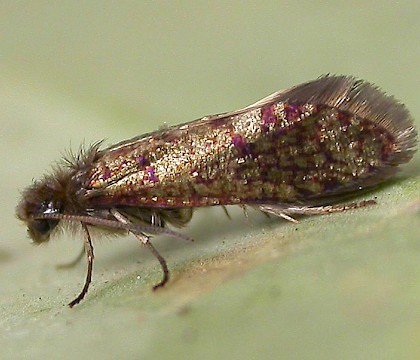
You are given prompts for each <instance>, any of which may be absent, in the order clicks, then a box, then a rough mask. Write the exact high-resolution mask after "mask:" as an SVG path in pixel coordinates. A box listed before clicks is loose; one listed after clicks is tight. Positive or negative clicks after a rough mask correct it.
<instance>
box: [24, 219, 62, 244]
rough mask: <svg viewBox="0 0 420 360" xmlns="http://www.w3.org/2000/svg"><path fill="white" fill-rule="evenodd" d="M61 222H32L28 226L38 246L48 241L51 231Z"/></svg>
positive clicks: (51, 220)
mask: <svg viewBox="0 0 420 360" xmlns="http://www.w3.org/2000/svg"><path fill="white" fill-rule="evenodd" d="M59 222H60V220H56V219H39V220H32V221H31V222H30V223H29V224H28V234H29V236H30V237H31V238H32V240H33V241H34V242H35V243H37V244H40V243H42V242H45V241H48V240H49V239H50V234H51V231H52V230H54V228H55V227H56V226H57V225H58V223H59Z"/></svg>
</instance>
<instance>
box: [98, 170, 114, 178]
mask: <svg viewBox="0 0 420 360" xmlns="http://www.w3.org/2000/svg"><path fill="white" fill-rule="evenodd" d="M111 175H112V172H111V170H109V169H108V168H107V167H106V168H105V170H104V173H103V174H101V175H99V179H100V180H103V181H106V180H108V179H109V178H110V177H111Z"/></svg>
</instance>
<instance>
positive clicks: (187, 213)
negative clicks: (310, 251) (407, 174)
mask: <svg viewBox="0 0 420 360" xmlns="http://www.w3.org/2000/svg"><path fill="white" fill-rule="evenodd" d="M416 143H417V133H416V130H415V129H414V127H413V121H412V119H411V117H410V115H409V112H408V110H407V109H406V108H405V106H404V105H402V104H401V103H399V102H398V101H396V100H395V99H394V98H393V97H390V96H387V95H385V94H384V93H383V92H381V91H380V90H379V89H378V88H376V87H375V86H373V85H371V84H369V83H368V82H365V81H363V80H357V79H355V78H353V77H350V76H324V77H321V78H319V79H317V80H314V81H310V82H307V83H304V84H301V85H298V86H295V87H293V88H291V89H288V90H284V91H280V92H276V93H274V94H272V95H270V96H267V97H266V98H264V99H262V100H260V101H258V102H256V103H255V104H252V105H250V106H247V107H245V108H243V109H241V110H238V111H234V112H230V113H223V114H219V115H213V116H206V117H203V118H201V119H198V120H195V121H192V122H188V123H185V124H182V125H178V126H172V127H167V128H165V129H161V130H158V131H155V132H152V133H148V134H145V135H141V136H138V137H135V138H133V139H130V140H126V141H123V142H120V143H118V144H116V145H113V146H110V147H108V148H105V149H101V147H100V145H101V143H100V142H99V143H96V144H94V145H92V146H91V147H90V148H89V149H86V150H85V151H81V152H80V153H79V154H77V155H73V156H70V158H68V159H65V160H64V161H62V162H61V163H60V164H59V165H57V166H56V167H55V168H54V169H53V171H52V173H51V174H49V175H46V176H44V177H43V178H42V179H41V180H39V181H35V182H34V183H33V184H32V185H31V186H29V187H28V188H27V189H26V190H24V191H23V193H22V199H21V201H20V203H19V204H18V206H17V210H16V212H17V217H18V218H19V219H20V220H22V221H24V222H25V223H26V225H27V227H28V233H29V236H30V237H31V238H32V240H33V241H34V242H35V243H37V244H39V243H43V242H46V241H48V240H49V238H50V236H51V235H53V234H54V232H56V231H57V228H59V226H60V225H61V224H62V223H63V222H64V223H72V224H74V225H76V226H79V227H81V228H82V230H83V233H84V253H85V254H86V257H87V276H86V280H85V284H84V287H83V289H82V291H81V292H80V294H79V295H78V296H77V297H76V298H75V299H74V300H73V301H71V302H70V303H69V306H70V307H73V306H74V305H76V304H78V303H79V302H80V301H81V300H82V299H83V298H84V297H85V295H86V293H87V291H88V288H89V284H90V282H91V276H92V267H93V257H94V255H93V246H92V241H91V236H90V230H91V229H92V228H100V229H102V230H105V231H107V232H111V233H116V234H124V233H127V232H129V233H131V234H133V235H134V236H135V237H137V238H138V239H139V240H140V241H141V243H142V244H143V245H145V246H146V247H147V248H148V249H149V250H150V251H151V252H152V253H153V255H154V256H155V257H156V258H157V259H158V260H159V262H160V265H161V267H162V270H163V278H162V280H161V281H160V282H159V283H158V284H157V285H155V288H158V287H161V286H163V285H164V284H165V283H166V282H167V281H168V279H169V271H168V267H167V264H166V261H165V260H164V258H163V257H162V256H161V255H160V254H159V253H158V252H157V250H156V249H155V248H154V246H153V245H152V243H151V241H150V239H151V235H157V234H165V235H169V236H174V237H178V238H183V239H188V238H187V237H186V236H184V235H181V234H179V233H177V232H174V231H173V230H170V229H168V228H167V225H172V226H174V227H182V226H184V225H186V224H187V223H188V222H189V221H190V219H191V217H192V214H193V210H194V208H197V207H204V206H215V205H220V206H225V205H232V204H237V205H240V206H246V205H251V206H254V207H257V208H259V209H261V210H262V211H263V212H266V213H270V214H274V215H277V216H280V217H283V218H286V219H288V220H291V221H294V219H293V217H292V215H293V214H304V215H308V214H323V213H329V212H334V211H343V210H346V209H348V208H355V207H360V206H365V205H368V204H371V203H372V202H373V201H367V202H360V203H353V204H347V205H334V203H335V202H336V201H337V199H339V198H340V197H342V196H343V195H346V194H349V193H353V194H354V193H355V192H358V191H359V190H360V189H365V188H371V187H373V186H375V185H377V184H379V183H381V182H383V181H384V180H386V179H388V178H389V177H390V176H392V175H393V174H394V173H395V172H396V170H397V167H398V166H399V165H400V164H403V163H406V162H407V161H409V160H410V159H411V157H412V156H413V154H414V152H415V146H416Z"/></svg>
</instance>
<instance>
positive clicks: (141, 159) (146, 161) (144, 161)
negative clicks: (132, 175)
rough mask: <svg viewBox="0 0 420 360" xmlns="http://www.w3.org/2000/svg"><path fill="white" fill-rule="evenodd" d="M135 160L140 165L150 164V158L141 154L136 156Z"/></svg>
mask: <svg viewBox="0 0 420 360" xmlns="http://www.w3.org/2000/svg"><path fill="white" fill-rule="evenodd" d="M137 162H138V163H139V164H140V165H141V166H148V165H150V160H149V159H148V158H146V157H144V156H143V155H140V156H139V157H138V158H137Z"/></svg>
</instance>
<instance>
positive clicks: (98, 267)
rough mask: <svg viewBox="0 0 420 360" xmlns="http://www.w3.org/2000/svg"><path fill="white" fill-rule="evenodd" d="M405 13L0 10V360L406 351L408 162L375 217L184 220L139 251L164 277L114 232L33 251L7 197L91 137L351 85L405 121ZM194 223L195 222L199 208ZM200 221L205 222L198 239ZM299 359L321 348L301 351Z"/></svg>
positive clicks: (413, 253) (413, 338)
mask: <svg viewBox="0 0 420 360" xmlns="http://www.w3.org/2000/svg"><path fill="white" fill-rule="evenodd" d="M419 17H420V3H419V2H418V1H398V2H397V1H378V0H376V1H369V2H366V1H351V2H349V1H324V2H314V1H255V2H244V1H213V2H205V1H191V0H190V1H171V2H170V1H118V2H117V1H89V2H75V1H55V2H49V1H1V2H0V79H1V81H0V129H1V130H0V137H1V142H0V149H1V151H0V164H1V167H2V168H3V175H4V176H3V177H2V181H1V182H0V186H1V189H0V201H1V204H2V209H3V211H2V226H1V230H0V240H1V242H0V271H1V277H0V282H1V283H0V311H1V316H0V324H1V325H0V326H1V329H2V330H1V332H2V334H3V335H2V338H1V339H0V344H1V345H0V346H1V349H2V352H3V353H4V356H5V358H28V357H31V358H45V357H53V356H55V355H57V354H59V355H60V358H74V357H75V356H78V357H79V358H88V357H89V358H102V359H108V358H109V359H111V358H115V357H117V356H119V357H120V358H142V359H148V358H152V357H153V358H154V359H156V358H159V359H162V358H179V359H181V358H185V357H186V356H189V357H193V356H197V357H198V356H199V357H200V358H202V359H206V358H209V359H212V358H227V357H229V358H233V359H239V358H241V359H248V358H250V359H251V358H266V359H268V358H276V359H278V358H287V359H292V358H299V359H303V358H308V359H309V358H340V359H347V358H348V359H350V358H351V359H354V358H358V359H364V358H370V359H371V358H375V359H379V358H399V359H402V358H416V356H417V357H420V346H419V344H420V341H419V340H420V325H419V324H420V310H419V309H420V300H419V299H420V287H419V283H418V279H419V276H420V265H419V264H420V261H419V260H420V243H419V241H418V233H419V229H420V221H419V207H420V205H419V203H420V194H419V189H420V178H419V173H420V161H419V156H418V154H417V156H416V157H415V158H414V159H413V161H412V162H411V163H410V164H409V165H408V166H406V167H405V168H404V171H403V172H402V174H401V175H400V176H399V178H398V179H397V180H395V182H394V183H393V184H391V185H388V186H384V187H382V188H381V189H379V190H378V192H377V193H374V194H373V195H372V196H377V197H378V200H379V205H378V206H377V207H375V208H374V209H362V210H360V211H357V212H351V213H346V214H338V215H334V216H329V217H313V218H307V219H303V220H302V222H301V223H300V224H298V225H297V226H296V225H294V224H287V223H285V222H282V221H278V220H268V219H265V218H264V217H263V216H261V215H259V214H257V213H252V214H250V219H245V218H244V217H243V215H242V214H241V212H240V211H239V212H238V211H235V210H233V219H232V221H229V220H228V219H226V217H225V216H224V214H223V211H221V210H218V209H209V210H204V212H200V214H198V216H197V217H195V219H194V221H193V222H192V223H191V225H190V226H189V227H188V228H187V229H186V230H185V233H187V234H188V235H191V236H193V237H194V238H195V239H196V242H195V243H194V244H192V245H191V244H182V243H179V242H178V241H177V240H173V239H156V243H157V244H158V245H157V246H158V247H159V249H161V250H162V253H163V255H164V256H165V257H166V259H167V261H168V263H169V266H170V268H171V270H172V272H173V275H174V280H173V282H172V283H171V284H170V287H169V288H168V289H165V290H163V291H162V292H160V293H156V294H155V293H152V292H151V291H150V287H151V285H152V284H153V283H154V282H156V281H157V280H158V279H159V276H160V274H159V268H158V266H157V264H156V263H155V262H154V259H153V258H152V257H151V256H150V255H149V254H146V253H145V251H144V250H143V251H142V249H141V248H140V247H139V245H138V244H137V243H136V242H135V241H133V239H131V238H120V239H117V240H114V241H112V242H110V241H99V242H95V250H96V259H97V261H96V263H95V272H94V280H93V282H94V283H93V286H92V288H91V290H90V292H89V294H88V296H87V298H86V300H85V301H84V303H82V304H81V305H80V307H79V308H76V309H74V310H72V311H70V310H68V309H67V308H66V307H65V304H66V303H67V302H68V301H70V300H71V299H72V298H73V297H74V296H75V295H76V294H77V292H78V291H79V290H80V288H81V286H82V283H83V280H84V276H85V275H84V272H85V266H84V264H81V265H79V266H77V267H76V268H75V269H73V270H70V271H65V272H61V271H60V272H58V271H56V270H55V268H54V265H55V264H57V263H59V262H66V261H68V260H71V259H72V258H73V257H74V256H76V254H77V253H78V251H79V248H80V247H81V241H80V239H79V238H78V236H77V235H76V236H73V235H72V234H71V233H67V234H66V235H63V236H62V237H61V238H60V241H53V242H52V243H51V244H50V245H49V246H48V247H46V246H41V247H39V248H35V247H34V246H31V245H30V242H29V239H28V238H27V237H26V234H25V228H24V226H23V224H20V223H18V221H17V220H16V219H15V217H14V208H15V206H16V204H17V202H18V199H19V196H20V195H19V191H20V190H21V189H22V188H24V187H25V186H27V185H29V184H30V183H31V181H32V179H36V178H39V177H40V176H42V174H44V173H45V172H47V171H49V169H50V165H51V164H52V163H53V162H54V161H56V160H59V159H60V158H61V157H62V154H63V153H64V152H65V151H66V150H68V149H70V148H71V149H73V150H77V149H78V148H79V146H80V144H81V143H85V144H89V143H91V142H94V141H97V140H100V139H105V144H112V143H114V142H117V141H120V140H123V139H127V138H130V137H133V136H136V135H139V134H141V133H144V132H147V131H152V130H155V129H157V128H158V127H159V126H161V125H163V124H165V123H167V124H177V123H181V122H185V121H189V120H193V119H195V118H199V117H201V116H204V115H208V114H215V113H220V112H225V111H230V110H234V109H238V108H241V107H243V106H246V105H249V104H250V103H253V102H255V101H256V100H259V99H260V98H262V97H264V96H266V95H268V94H270V93H272V92H274V91H277V90H280V89H284V88H287V87H290V86H293V85H297V84H299V83H301V82H305V81H308V80H311V79H315V78H317V77H318V76H319V75H322V74H326V73H331V74H348V75H354V76H356V77H360V78H363V79H366V80H369V81H371V82H373V83H375V84H377V85H378V86H380V87H381V88H382V89H384V90H385V91H386V92H387V93H389V94H392V95H394V96H395V97H397V98H398V99H401V101H403V102H404V103H405V104H406V105H407V107H408V108H409V109H410V111H411V113H412V115H413V117H414V119H415V123H416V124H417V128H419V127H420V126H419V125H420V122H419V120H420V101H419V85H420V82H419V79H420V76H419V75H420V73H419V69H420V66H419V64H420V43H419V38H420V22H419ZM203 213H204V215H203ZM209 224H211V226H209ZM315 354H319V356H318V355H315Z"/></svg>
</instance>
